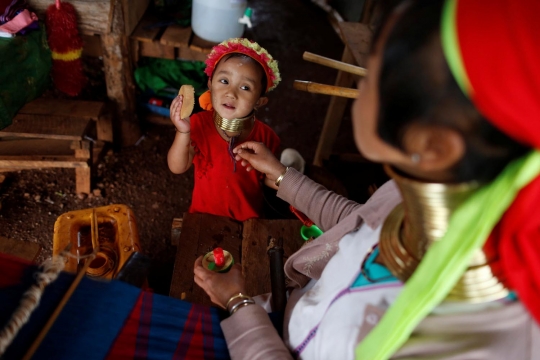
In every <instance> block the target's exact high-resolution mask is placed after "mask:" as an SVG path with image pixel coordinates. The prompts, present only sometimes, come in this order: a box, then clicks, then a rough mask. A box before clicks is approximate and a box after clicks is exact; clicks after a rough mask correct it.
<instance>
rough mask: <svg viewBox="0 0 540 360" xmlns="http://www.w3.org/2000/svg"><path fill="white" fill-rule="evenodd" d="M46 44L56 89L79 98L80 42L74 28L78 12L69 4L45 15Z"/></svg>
mask: <svg viewBox="0 0 540 360" xmlns="http://www.w3.org/2000/svg"><path fill="white" fill-rule="evenodd" d="M45 24H46V26H47V40H48V41H49V47H50V48H51V51H52V58H53V70H52V77H53V82H54V85H55V86H56V88H57V89H58V90H60V91H62V92H63V93H66V94H68V95H70V96H76V95H78V94H80V92H81V91H82V89H83V87H84V85H85V84H86V76H85V75H84V72H83V68H82V61H81V53H82V39H81V37H80V35H79V29H78V28H77V12H76V11H75V8H74V7H73V5H72V4H70V3H68V2H65V3H60V0H56V3H55V4H54V5H51V6H49V7H48V8H47V11H46V13H45Z"/></svg>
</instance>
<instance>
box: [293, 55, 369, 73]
mask: <svg viewBox="0 0 540 360" xmlns="http://www.w3.org/2000/svg"><path fill="white" fill-rule="evenodd" d="M302 59H304V60H306V61H310V62H312V63H315V64H319V65H323V66H327V67H330V68H332V69H337V70H340V71H345V72H348V73H351V74H354V75H358V76H366V74H367V69H365V68H363V67H360V66H355V65H352V64H347V63H344V62H342V61H338V60H334V59H330V58H327V57H324V56H320V55H317V54H313V53H310V52H308V51H305V52H304V54H303V55H302Z"/></svg>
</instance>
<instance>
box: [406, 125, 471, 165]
mask: <svg viewBox="0 0 540 360" xmlns="http://www.w3.org/2000/svg"><path fill="white" fill-rule="evenodd" d="M403 148H404V149H405V152H406V153H407V154H409V155H410V156H411V162H412V163H413V164H412V165H413V166H414V167H416V168H417V170H418V171H421V172H426V173H431V174H437V173H440V174H443V173H447V172H448V171H450V170H451V168H452V167H453V166H454V165H456V164H457V163H458V162H459V161H460V160H461V158H462V157H463V155H464V154H465V150H466V146H465V140H464V139H463V136H462V135H461V133H459V132H458V131H456V130H454V129H451V128H449V127H445V126H435V125H424V124H417V123H415V124H412V125H411V126H410V127H409V128H408V129H407V130H406V132H405V135H404V137H403Z"/></svg>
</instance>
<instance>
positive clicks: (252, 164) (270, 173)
mask: <svg viewBox="0 0 540 360" xmlns="http://www.w3.org/2000/svg"><path fill="white" fill-rule="evenodd" d="M233 152H234V153H235V154H236V160H238V161H240V160H241V164H242V166H247V168H246V170H247V171H251V170H252V169H255V170H258V171H260V172H262V173H264V174H265V175H266V178H267V179H269V180H271V181H272V182H274V181H276V179H277V178H278V177H279V176H280V175H281V174H283V172H284V171H285V165H283V164H282V163H280V162H279V160H278V159H276V157H275V156H274V154H272V152H271V151H270V149H268V148H267V147H266V146H265V145H264V144H263V143H260V142H254V141H247V142H245V143H242V144H240V145H238V146H237V147H235V148H234V150H233Z"/></svg>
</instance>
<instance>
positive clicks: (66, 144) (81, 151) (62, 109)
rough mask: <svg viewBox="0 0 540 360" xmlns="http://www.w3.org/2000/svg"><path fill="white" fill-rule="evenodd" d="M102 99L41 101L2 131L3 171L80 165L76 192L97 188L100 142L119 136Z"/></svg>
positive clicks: (26, 108) (0, 167) (0, 162)
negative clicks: (95, 176) (96, 162)
mask: <svg viewBox="0 0 540 360" xmlns="http://www.w3.org/2000/svg"><path fill="white" fill-rule="evenodd" d="M104 108H105V104H104V103H103V102H98V101H78V100H60V99H43V98H40V99H37V100H34V101H32V102H30V103H28V104H26V105H25V106H24V107H23V108H22V109H21V110H20V111H19V113H18V114H17V115H16V116H15V118H14V119H13V123H12V124H11V125H10V126H8V127H6V128H4V129H3V130H1V131H0V171H14V170H27V169H42V168H74V169H75V179H76V189H75V190H76V192H77V193H85V194H89V193H90V191H91V166H92V155H93V148H94V145H95V147H96V149H99V148H102V147H103V144H104V143H105V142H110V141H112V139H113V135H112V124H111V118H110V117H109V116H108V115H106V114H105V112H104Z"/></svg>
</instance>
